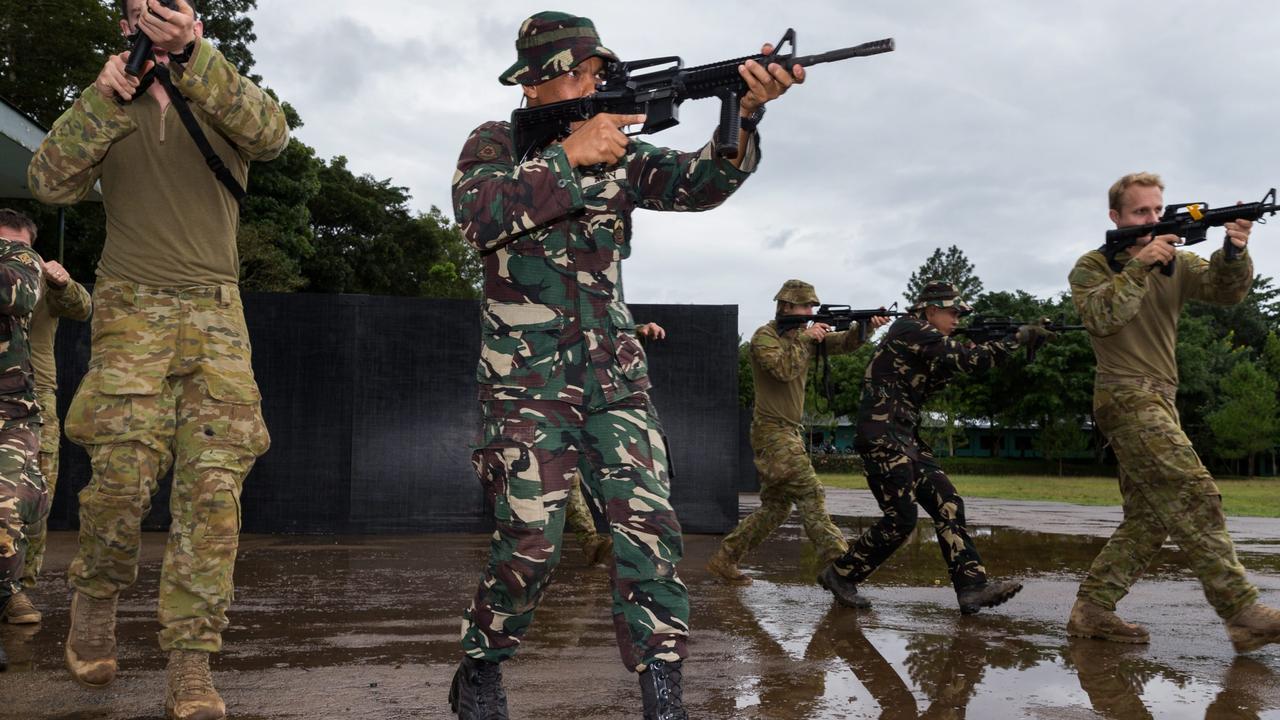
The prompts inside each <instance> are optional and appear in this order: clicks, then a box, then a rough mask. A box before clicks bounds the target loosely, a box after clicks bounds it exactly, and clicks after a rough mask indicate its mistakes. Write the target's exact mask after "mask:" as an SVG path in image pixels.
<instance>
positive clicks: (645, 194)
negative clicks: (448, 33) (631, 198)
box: [627, 133, 760, 212]
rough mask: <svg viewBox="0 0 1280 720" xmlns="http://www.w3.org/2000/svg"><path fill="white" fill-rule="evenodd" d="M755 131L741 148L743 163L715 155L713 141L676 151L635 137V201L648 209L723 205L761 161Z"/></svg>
mask: <svg viewBox="0 0 1280 720" xmlns="http://www.w3.org/2000/svg"><path fill="white" fill-rule="evenodd" d="M756 137H757V136H756V133H749V134H748V140H747V143H746V144H745V145H744V146H742V147H741V148H740V149H739V152H741V153H743V157H742V163H741V164H740V166H739V167H734V166H733V163H731V162H729V161H728V160H726V159H724V158H722V157H718V156H717V155H716V145H715V142H714V141H711V142H708V143H707V144H706V145H704V146H702V149H701V150H698V151H697V152H691V153H690V152H677V151H675V150H670V149H668V148H659V147H655V146H653V145H650V144H649V143H646V142H642V141H638V140H637V141H634V143H635V152H634V154H633V156H632V157H631V159H630V162H629V164H628V167H627V176H628V178H630V180H631V186H632V188H634V191H635V193H636V196H637V197H636V204H637V205H639V206H640V207H643V208H647V209H649V210H679V211H686V212H687V211H697V210H709V209H711V208H713V207H716V206H717V205H720V204H721V203H723V202H724V201H725V200H727V199H728V198H729V196H730V195H732V194H733V193H734V191H735V190H737V189H738V188H739V187H741V186H742V183H743V182H744V181H746V179H747V178H748V177H750V176H751V173H752V172H754V171H755V169H756V167H757V165H759V163H760V145H759V141H758V140H757V139H756Z"/></svg>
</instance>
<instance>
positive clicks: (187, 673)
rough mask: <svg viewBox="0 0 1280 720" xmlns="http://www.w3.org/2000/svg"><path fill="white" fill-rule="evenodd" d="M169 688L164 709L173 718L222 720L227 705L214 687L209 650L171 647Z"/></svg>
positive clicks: (176, 719)
mask: <svg viewBox="0 0 1280 720" xmlns="http://www.w3.org/2000/svg"><path fill="white" fill-rule="evenodd" d="M166 674H167V675H168V680H169V688H168V690H167V691H166V692H165V696H164V711H165V712H166V713H168V714H169V719H170V720H221V718H225V717H226V716H227V706H226V705H225V704H224V703H223V702H222V698H221V697H220V696H219V695H218V691H217V689H215V688H214V687H213V675H212V674H211V673H210V672H209V653H207V652H204V651H202V650H170V651H169V669H168V671H167V673H166Z"/></svg>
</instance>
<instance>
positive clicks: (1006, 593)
mask: <svg viewBox="0 0 1280 720" xmlns="http://www.w3.org/2000/svg"><path fill="white" fill-rule="evenodd" d="M1021 589H1022V583H1020V582H1018V581H1017V580H997V581H996V582H989V583H982V584H981V585H975V586H973V587H968V588H965V589H963V590H959V591H957V592H956V600H957V601H959V603H960V614H962V615H972V614H974V613H976V612H978V610H980V609H982V608H984V607H995V606H997V605H1000V604H1001V603H1003V602H1005V601H1006V600H1008V599H1009V598H1011V597H1013V596H1014V595H1017V594H1018V591H1019V590H1021Z"/></svg>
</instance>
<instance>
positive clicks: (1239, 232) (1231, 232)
mask: <svg viewBox="0 0 1280 720" xmlns="http://www.w3.org/2000/svg"><path fill="white" fill-rule="evenodd" d="M1236 204H1237V205H1243V204H1244V203H1242V202H1236ZM1223 227H1225V228H1226V230H1227V239H1228V240H1230V241H1231V244H1232V245H1235V246H1236V247H1237V248H1239V249H1241V250H1243V249H1244V247H1245V246H1246V245H1248V244H1249V233H1250V232H1252V231H1253V221H1252V220H1232V221H1231V222H1229V223H1227V224H1226V225H1224V226H1223Z"/></svg>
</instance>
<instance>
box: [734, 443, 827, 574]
mask: <svg viewBox="0 0 1280 720" xmlns="http://www.w3.org/2000/svg"><path fill="white" fill-rule="evenodd" d="M751 447H752V448H753V449H754V450H755V465H756V471H757V472H758V473H759V477H760V508H759V509H757V510H756V511H755V512H753V513H751V514H750V515H748V516H747V517H745V518H743V519H742V522H740V523H738V526H737V527H736V528H734V529H733V531H732V532H730V533H729V534H728V535H726V536H725V538H724V541H723V542H722V543H721V547H722V548H723V550H724V552H725V553H726V554H727V555H728V556H729V557H730V558H731V559H732V560H733V561H734V562H738V561H739V560H741V559H742V557H743V556H744V555H746V554H747V553H748V552H750V551H751V550H752V549H753V548H755V547H756V546H758V545H759V544H760V543H762V542H764V541H765V539H766V538H768V537H769V536H770V535H772V534H773V532H774V531H775V530H777V529H778V528H779V527H780V526H781V525H782V523H784V522H786V520H787V518H788V517H790V516H791V507H792V506H793V505H794V506H795V508H796V510H797V511H798V512H799V513H800V525H801V527H803V528H804V532H805V535H806V536H807V537H808V538H809V541H810V542H812V543H813V546H814V548H815V549H816V550H817V554H818V557H819V558H820V559H821V560H822V561H823V563H829V562H831V561H833V560H835V559H836V558H839V557H840V556H841V555H844V553H845V551H847V550H848V549H849V546H848V543H846V542H845V539H844V534H843V533H841V532H840V529H839V528H837V527H836V526H835V523H833V522H831V516H830V515H828V514H827V495H826V491H825V490H823V488H822V483H821V482H820V481H819V480H818V475H817V473H815V472H814V470H813V464H812V463H811V462H809V455H808V453H807V452H806V451H805V443H804V438H803V437H802V436H801V435H800V430H799V429H798V428H796V427H795V426H794V425H790V424H784V423H776V422H768V421H757V422H753V423H752V424H751Z"/></svg>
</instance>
